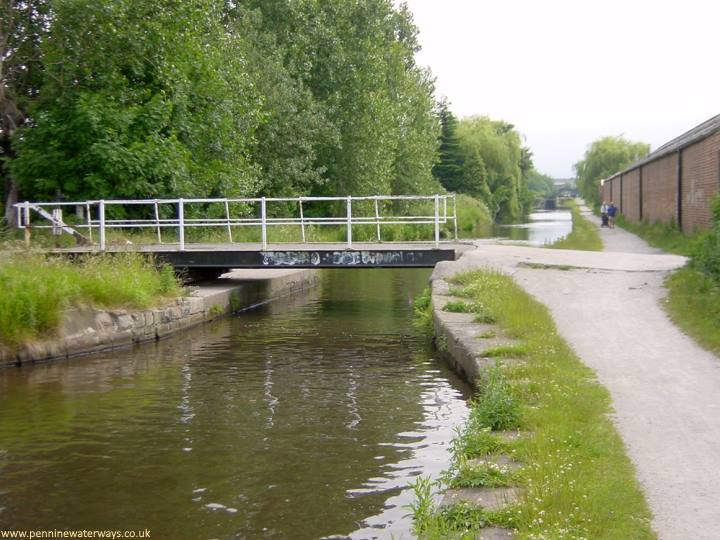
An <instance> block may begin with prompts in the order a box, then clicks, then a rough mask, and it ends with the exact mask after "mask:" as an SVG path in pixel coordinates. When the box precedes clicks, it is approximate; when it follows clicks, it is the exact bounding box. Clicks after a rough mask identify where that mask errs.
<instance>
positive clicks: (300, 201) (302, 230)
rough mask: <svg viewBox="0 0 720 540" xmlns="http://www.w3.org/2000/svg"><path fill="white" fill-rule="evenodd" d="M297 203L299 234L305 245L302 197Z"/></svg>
mask: <svg viewBox="0 0 720 540" xmlns="http://www.w3.org/2000/svg"><path fill="white" fill-rule="evenodd" d="M298 203H299V204H300V232H301V234H302V241H303V244H304V243H305V216H304V215H303V207H302V197H300V198H299V199H298Z"/></svg>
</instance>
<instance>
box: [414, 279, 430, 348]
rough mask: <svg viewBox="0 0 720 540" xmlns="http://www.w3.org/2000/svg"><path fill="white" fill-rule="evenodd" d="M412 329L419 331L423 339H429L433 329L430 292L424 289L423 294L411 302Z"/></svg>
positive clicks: (428, 288)
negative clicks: (412, 314)
mask: <svg viewBox="0 0 720 540" xmlns="http://www.w3.org/2000/svg"><path fill="white" fill-rule="evenodd" d="M413 313H414V315H415V316H414V318H413V328H415V329H416V330H417V331H419V332H420V333H421V334H422V335H423V337H425V338H427V339H431V338H432V336H433V334H434V332H435V327H434V325H433V314H432V290H431V289H430V287H426V288H425V289H424V290H423V292H422V293H421V294H420V295H418V296H417V297H416V298H415V300H414V301H413Z"/></svg>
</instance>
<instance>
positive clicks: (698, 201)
mask: <svg viewBox="0 0 720 540" xmlns="http://www.w3.org/2000/svg"><path fill="white" fill-rule="evenodd" d="M680 154H681V155H682V157H681V168H682V170H681V171H680V173H681V186H682V193H681V198H680V203H681V204H680V214H679V216H678V152H673V153H672V154H669V155H666V156H664V157H661V158H658V159H656V160H654V161H651V162H649V163H646V164H645V165H643V166H642V167H638V168H636V169H633V170H631V171H629V172H626V173H624V174H623V175H617V176H614V177H612V178H610V179H608V180H607V181H606V182H605V184H604V185H603V187H602V188H601V189H600V199H601V200H605V201H608V202H610V201H614V202H615V204H616V205H617V206H618V207H619V208H620V211H621V212H622V213H623V215H624V216H625V217H626V218H627V219H628V220H630V221H639V220H640V219H642V220H645V221H648V222H650V223H655V222H656V221H661V222H665V223H668V222H670V221H674V222H675V223H678V222H680V223H681V225H682V230H683V232H685V233H693V232H695V231H697V230H703V229H708V228H710V227H711V226H712V200H713V197H715V195H716V194H717V193H718V192H719V191H720V132H718V133H715V134H713V135H711V136H710V137H707V138H705V139H703V140H701V141H698V142H696V143H694V144H691V145H689V146H686V147H685V148H683V149H682V150H681V152H680ZM641 178H642V180H641ZM641 190H642V192H641ZM641 204H642V208H640V205H641Z"/></svg>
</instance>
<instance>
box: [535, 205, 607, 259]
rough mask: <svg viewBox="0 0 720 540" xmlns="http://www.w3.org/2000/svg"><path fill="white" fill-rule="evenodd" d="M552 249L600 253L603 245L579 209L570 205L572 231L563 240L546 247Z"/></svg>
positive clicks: (593, 227)
mask: <svg viewBox="0 0 720 540" xmlns="http://www.w3.org/2000/svg"><path fill="white" fill-rule="evenodd" d="M547 247H549V248H553V249H579V250H585V251H602V249H603V243H602V239H601V238H600V233H599V232H598V228H597V226H596V225H595V224H594V223H591V222H590V221H588V220H587V219H585V218H584V217H583V216H582V214H581V213H580V208H579V207H578V206H577V205H576V204H573V205H572V231H571V232H570V234H568V235H567V236H566V237H565V238H561V239H560V240H558V241H556V242H554V243H552V244H550V245H549V246H547Z"/></svg>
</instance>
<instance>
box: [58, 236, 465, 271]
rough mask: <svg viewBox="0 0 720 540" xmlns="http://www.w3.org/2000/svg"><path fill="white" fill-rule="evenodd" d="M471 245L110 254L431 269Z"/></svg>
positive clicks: (148, 248)
mask: <svg viewBox="0 0 720 540" xmlns="http://www.w3.org/2000/svg"><path fill="white" fill-rule="evenodd" d="M466 247H467V246H463V245H462V244H457V243H452V244H450V243H443V244H441V245H440V247H439V248H436V247H435V246H434V245H433V244H432V243H427V242H422V243H421V242H418V243H397V244H396V243H353V245H352V248H348V247H347V245H346V244H339V243H317V244H312V243H305V244H302V243H298V244H268V245H267V248H266V249H264V250H263V249H262V244H260V243H257V244H244V243H243V244H188V243H186V244H185V247H184V249H183V250H182V251H181V250H180V249H179V246H178V244H153V245H135V244H119V245H108V246H107V247H106V249H105V252H106V253H125V252H141V253H153V254H155V255H156V256H157V257H158V258H159V259H161V260H163V261H166V262H167V263H169V264H171V265H173V266H174V267H175V268H187V269H193V268H196V269H202V268H206V269H230V268H270V267H271V268H373V267H375V268H383V267H398V268H413V267H414V268H432V267H434V266H435V265H436V264H437V263H438V262H440V261H451V260H455V258H456V255H457V253H458V252H459V251H462V250H463V249H464V248H466ZM52 252H53V253H62V254H68V255H80V254H86V253H98V252H99V250H98V249H97V247H94V246H77V247H73V248H62V249H55V250H53V251H52Z"/></svg>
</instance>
